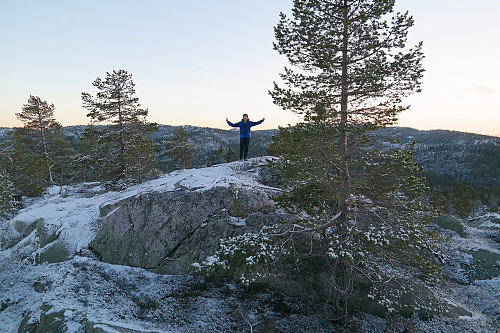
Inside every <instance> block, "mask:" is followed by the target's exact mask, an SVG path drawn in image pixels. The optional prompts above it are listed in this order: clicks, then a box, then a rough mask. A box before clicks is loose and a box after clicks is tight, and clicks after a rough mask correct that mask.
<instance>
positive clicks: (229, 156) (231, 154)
mask: <svg viewBox="0 0 500 333" xmlns="http://www.w3.org/2000/svg"><path fill="white" fill-rule="evenodd" d="M225 158H226V163H229V162H233V161H234V160H236V152H235V151H234V149H233V147H232V146H231V145H229V146H228V147H227V151H226V156H225Z"/></svg>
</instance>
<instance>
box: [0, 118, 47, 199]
mask: <svg viewBox="0 0 500 333" xmlns="http://www.w3.org/2000/svg"><path fill="white" fill-rule="evenodd" d="M5 146H6V147H5V148H4V149H3V150H2V157H3V158H2V169H3V170H6V171H7V172H8V174H9V176H10V179H11V180H12V182H13V183H14V186H15V195H16V196H23V195H24V196H28V197H35V196H39V195H41V194H42V193H43V191H44V190H45V189H46V188H47V186H49V185H50V183H49V182H48V177H47V175H48V172H49V170H48V166H47V160H46V158H45V157H46V156H45V155H44V154H40V149H39V146H40V144H39V140H37V139H36V137H35V136H33V131H32V130H30V129H29V128H14V129H13V130H12V131H10V132H9V133H8V137H7V140H6V142H5Z"/></svg>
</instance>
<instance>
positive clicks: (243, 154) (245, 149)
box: [240, 138, 250, 160]
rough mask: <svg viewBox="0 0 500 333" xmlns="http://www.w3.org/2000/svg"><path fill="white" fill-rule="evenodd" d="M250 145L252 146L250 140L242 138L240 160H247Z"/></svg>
mask: <svg viewBox="0 0 500 333" xmlns="http://www.w3.org/2000/svg"><path fill="white" fill-rule="evenodd" d="M249 144H250V138H240V160H241V159H242V158H244V159H246V158H247V156H248V145H249Z"/></svg>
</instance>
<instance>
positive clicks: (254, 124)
mask: <svg viewBox="0 0 500 333" xmlns="http://www.w3.org/2000/svg"><path fill="white" fill-rule="evenodd" d="M264 120H266V118H265V117H264V118H262V119H261V120H259V121H255V122H253V121H252V123H251V125H252V126H256V125H260V124H262V123H263V122H264Z"/></svg>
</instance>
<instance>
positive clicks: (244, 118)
mask: <svg viewBox="0 0 500 333" xmlns="http://www.w3.org/2000/svg"><path fill="white" fill-rule="evenodd" d="M241 120H242V121H244V122H247V121H248V115H247V114H246V113H244V114H243V119H241Z"/></svg>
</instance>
